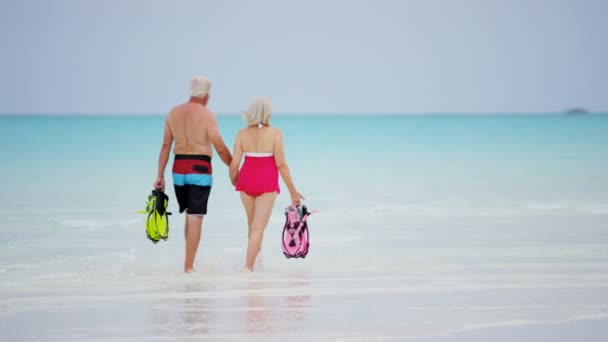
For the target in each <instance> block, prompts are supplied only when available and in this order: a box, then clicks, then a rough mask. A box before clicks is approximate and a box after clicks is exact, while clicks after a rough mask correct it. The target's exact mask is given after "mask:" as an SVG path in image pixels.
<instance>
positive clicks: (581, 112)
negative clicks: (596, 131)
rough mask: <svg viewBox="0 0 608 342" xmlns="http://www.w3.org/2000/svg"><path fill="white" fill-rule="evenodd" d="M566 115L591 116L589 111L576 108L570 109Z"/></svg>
mask: <svg viewBox="0 0 608 342" xmlns="http://www.w3.org/2000/svg"><path fill="white" fill-rule="evenodd" d="M566 114H570V115H580V114H589V110H587V109H586V108H583V107H574V108H570V109H568V110H567V111H566Z"/></svg>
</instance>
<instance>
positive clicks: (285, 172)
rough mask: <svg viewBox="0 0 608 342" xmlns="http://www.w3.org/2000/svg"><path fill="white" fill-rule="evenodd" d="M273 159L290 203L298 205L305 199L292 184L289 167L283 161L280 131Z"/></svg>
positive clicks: (283, 152) (283, 150)
mask: <svg viewBox="0 0 608 342" xmlns="http://www.w3.org/2000/svg"><path fill="white" fill-rule="evenodd" d="M274 159H275V161H276V163H277V167H278V168H279V173H280V174H281V178H283V182H285V185H287V189H288V190H289V194H290V195H291V203H293V205H296V206H298V205H300V204H301V200H303V199H305V198H304V197H303V196H302V195H301V194H300V193H299V192H298V191H297V190H296V186H295V185H294V184H293V180H292V179H291V172H289V166H288V165H287V161H286V160H285V149H284V147H283V134H282V133H281V131H280V130H279V134H278V135H277V137H276V139H275V141H274Z"/></svg>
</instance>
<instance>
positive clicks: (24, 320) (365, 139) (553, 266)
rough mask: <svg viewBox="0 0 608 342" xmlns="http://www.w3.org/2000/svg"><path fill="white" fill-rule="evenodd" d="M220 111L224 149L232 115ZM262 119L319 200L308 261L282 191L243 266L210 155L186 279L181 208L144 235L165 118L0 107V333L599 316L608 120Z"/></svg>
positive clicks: (293, 331) (99, 335) (168, 331)
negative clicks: (288, 241) (192, 268)
mask: <svg viewBox="0 0 608 342" xmlns="http://www.w3.org/2000/svg"><path fill="white" fill-rule="evenodd" d="M219 124H220V129H221V131H222V133H223V135H224V137H225V139H226V142H227V145H229V146H231V145H232V139H233V137H234V135H235V133H236V131H237V129H238V128H239V127H241V121H240V119H239V118H238V117H232V116H220V117H219ZM274 124H275V125H277V126H279V127H281V128H282V129H283V131H284V134H285V140H286V149H287V158H288V161H289V163H290V168H291V169H292V173H293V175H294V178H295V181H296V184H297V186H298V188H299V190H300V191H301V192H302V193H303V194H304V195H305V196H306V197H307V199H308V201H307V204H308V205H309V207H310V208H311V209H319V210H320V212H319V213H318V214H315V215H313V216H312V217H311V219H310V227H311V240H312V241H311V251H310V254H309V256H308V257H307V258H306V259H304V260H287V259H285V258H284V257H283V256H282V255H281V250H280V246H279V242H280V232H281V228H282V225H283V213H282V210H283V208H284V207H285V206H286V205H287V203H288V200H289V199H288V196H287V194H285V193H282V194H281V195H280V196H279V199H278V200H277V204H276V206H275V210H274V212H273V216H272V219H271V222H270V224H269V226H268V228H267V231H266V237H265V242H264V246H263V252H262V259H261V262H260V264H259V265H258V266H259V268H258V271H257V272H255V273H253V274H251V273H247V272H244V271H242V270H241V269H242V264H243V261H244V248H245V241H246V230H245V227H244V222H245V217H244V213H243V210H242V207H241V204H240V202H239V198H238V194H237V193H235V192H234V191H233V190H232V188H231V187H230V185H229V182H228V177H227V168H225V167H224V166H222V165H221V164H220V162H219V160H218V159H216V160H215V165H214V172H215V173H216V174H215V175H214V177H215V183H214V184H215V185H214V188H213V190H212V194H211V200H210V205H209V215H208V216H207V217H206V218H205V223H204V228H203V240H202V243H201V248H200V249H199V255H198V259H197V260H198V262H197V272H196V273H195V274H192V275H184V274H182V273H181V272H180V270H181V266H182V265H181V263H182V261H183V259H182V258H183V248H184V246H183V237H182V236H183V228H182V227H183V220H184V218H183V216H181V215H174V216H172V220H171V231H170V238H169V240H168V241H166V242H165V241H162V242H160V243H159V244H158V245H153V244H152V243H151V242H150V241H148V240H147V239H146V238H145V233H144V230H143V216H140V215H138V214H136V210H138V209H141V208H142V207H143V205H144V204H145V196H147V194H148V192H149V191H150V186H151V183H152V181H153V180H154V176H155V173H156V171H155V169H154V168H155V164H156V158H157V153H158V149H159V143H160V137H161V134H162V118H161V117H0V134H2V135H3V136H4V137H6V138H5V139H4V142H3V143H2V145H0V155H1V156H2V159H3V161H4V164H3V167H2V168H0V186H1V188H2V189H3V191H2V192H0V199H2V203H3V204H4V205H3V206H2V207H0V217H1V218H0V237H1V238H2V240H3V241H4V242H5V243H4V247H3V248H2V249H1V250H0V296H1V297H0V298H2V301H0V328H1V329H2V330H3V331H4V335H3V337H2V338H1V339H3V340H7V341H9V340H42V339H43V340H56V341H71V340H73V341H76V340H79V341H80V340H90V341H95V340H104V341H105V340H137V341H139V340H141V341H144V340H145V341H148V340H180V341H182V340H201V339H202V340H214V341H215V340H247V341H250V340H260V341H267V340H279V339H284V338H290V339H293V340H304V339H307V340H309V339H311V338H312V339H313V340H347V341H350V340H353V341H354V340H400V339H403V338H406V337H419V336H425V335H436V334H441V333H452V332H456V331H462V330H466V329H471V328H472V327H483V326H495V325H509V324H512V323H513V322H524V324H530V323H534V322H560V321H569V320H575V319H584V318H592V319H597V318H606V317H608V272H607V271H608V224H607V222H608V176H607V174H606V172H605V170H606V169H607V168H608V153H607V152H606V151H608V148H607V147H608V116H581V117H568V116H558V115H548V116H484V117H478V116H433V117H424V116H414V117H408V116H373V115H369V116H327V117H322V116H312V117H304V116H298V117H293V116H280V115H276V117H275V118H274ZM167 175H168V173H167ZM281 185H282V186H283V184H281ZM168 187H169V188H170V187H171V184H168ZM169 195H170V196H171V198H172V199H171V202H170V208H171V210H173V211H175V212H176V211H177V207H176V203H175V201H174V199H173V194H172V193H171V192H169Z"/></svg>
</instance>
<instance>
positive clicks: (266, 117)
mask: <svg viewBox="0 0 608 342" xmlns="http://www.w3.org/2000/svg"><path fill="white" fill-rule="evenodd" d="M271 112H272V102H271V101H270V99H269V98H267V97H263V96H257V97H255V98H254V99H253V101H251V104H250V105H249V108H248V109H247V110H245V111H244V112H243V119H245V122H247V125H260V124H262V125H268V122H269V121H270V113H271Z"/></svg>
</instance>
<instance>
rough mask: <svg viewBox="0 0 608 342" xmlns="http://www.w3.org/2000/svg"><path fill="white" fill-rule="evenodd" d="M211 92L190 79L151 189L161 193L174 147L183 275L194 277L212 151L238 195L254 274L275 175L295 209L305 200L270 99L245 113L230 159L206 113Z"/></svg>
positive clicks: (171, 119) (203, 82) (170, 118)
mask: <svg viewBox="0 0 608 342" xmlns="http://www.w3.org/2000/svg"><path fill="white" fill-rule="evenodd" d="M210 88H211V82H210V81H209V80H208V79H207V78H205V77H196V78H194V79H192V81H191V82H190V100H188V101H187V102H186V103H182V104H179V105H177V106H176V107H174V108H173V109H172V110H171V111H170V112H169V114H168V115H167V119H166V121H165V128H164V133H163V142H162V146H161V150H160V156H159V158H158V175H157V178H156V181H154V187H155V188H157V189H161V190H162V191H164V190H165V178H164V174H165V168H166V166H167V162H168V161H169V154H170V153H171V147H172V145H173V144H174V145H175V146H174V147H173V153H174V154H175V157H174V163H173V168H172V172H173V185H174V187H175V196H176V198H177V202H178V204H179V212H180V213H182V212H186V225H185V238H186V256H185V260H184V272H192V271H193V269H194V259H195V257H196V251H197V249H198V245H199V242H200V238H201V229H202V224H203V218H204V216H205V215H206V214H207V202H208V199H209V194H210V192H211V187H212V186H213V176H212V163H211V157H212V155H213V151H212V146H213V148H215V150H216V152H217V154H218V155H219V157H220V158H221V159H222V161H223V162H224V163H225V164H226V165H227V166H228V167H229V173H230V181H231V182H232V185H234V186H235V189H236V191H239V192H240V196H241V201H242V202H243V207H244V209H245V213H246V214H247V227H248V234H247V236H248V244H247V257H246V260H245V266H246V267H247V269H249V270H251V271H252V270H253V265H254V263H255V260H256V258H257V256H258V254H259V252H260V247H261V245H262V239H263V237H264V230H265V229H266V225H267V224H268V220H269V219H270V214H271V213H272V208H273V206H274V202H275V199H276V198H277V195H278V193H279V192H280V189H279V174H280V175H281V177H282V178H283V181H284V183H285V185H286V186H287V189H288V190H289V193H290V195H291V202H292V204H293V205H296V206H298V205H300V204H301V200H302V199H304V198H303V197H302V195H301V194H300V193H299V192H298V191H297V190H296V187H295V185H294V184H293V181H292V179H291V174H290V172H289V167H288V166H287V162H286V160H285V152H284V149H283V135H282V132H281V130H280V129H278V128H276V127H272V126H271V125H270V117H271V114H272V104H271V102H270V99H268V98H264V97H256V98H255V99H254V100H253V102H252V103H251V105H250V106H249V108H248V109H247V110H246V111H245V112H244V113H243V117H244V119H245V121H246V127H245V128H243V129H241V130H240V131H239V132H238V134H237V136H236V138H235V141H234V150H233V154H231V153H230V150H229V149H228V148H227V147H226V145H225V144H224V140H223V139H222V137H221V135H220V131H219V128H218V124H217V119H216V117H215V114H214V113H213V112H212V111H211V110H209V109H208V108H207V103H208V102H209V97H210V94H209V90H210ZM243 157H244V162H243V166H242V167H241V165H240V164H241V159H243Z"/></svg>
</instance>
